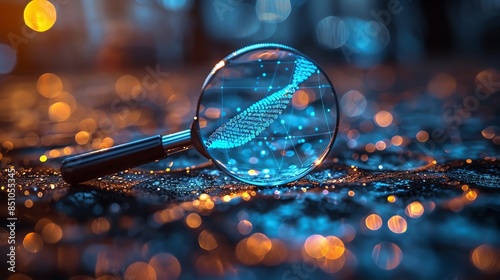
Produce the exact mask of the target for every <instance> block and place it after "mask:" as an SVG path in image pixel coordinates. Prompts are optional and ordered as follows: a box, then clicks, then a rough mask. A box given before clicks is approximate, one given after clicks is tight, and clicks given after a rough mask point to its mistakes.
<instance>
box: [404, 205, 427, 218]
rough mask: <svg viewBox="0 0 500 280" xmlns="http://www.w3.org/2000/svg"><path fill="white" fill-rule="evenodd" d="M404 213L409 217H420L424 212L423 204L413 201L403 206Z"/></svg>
mask: <svg viewBox="0 0 500 280" xmlns="http://www.w3.org/2000/svg"><path fill="white" fill-rule="evenodd" d="M405 213H406V215H407V216H408V217H411V218H420V216H422V215H423V214H424V206H423V205H422V203H420V202H419V201H414V202H412V203H410V204H408V206H406V208H405Z"/></svg>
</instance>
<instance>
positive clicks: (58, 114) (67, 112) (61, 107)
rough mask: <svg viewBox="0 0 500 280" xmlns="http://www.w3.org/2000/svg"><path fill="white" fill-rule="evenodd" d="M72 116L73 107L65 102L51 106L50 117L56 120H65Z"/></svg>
mask: <svg viewBox="0 0 500 280" xmlns="http://www.w3.org/2000/svg"><path fill="white" fill-rule="evenodd" d="M70 116H71V108H70V107H69V105H68V104H67V103H65V102H56V103H54V104H52V105H51V106H50V107H49V117H50V119H51V120H52V121H54V122H63V121H65V120H67V119H69V117H70Z"/></svg>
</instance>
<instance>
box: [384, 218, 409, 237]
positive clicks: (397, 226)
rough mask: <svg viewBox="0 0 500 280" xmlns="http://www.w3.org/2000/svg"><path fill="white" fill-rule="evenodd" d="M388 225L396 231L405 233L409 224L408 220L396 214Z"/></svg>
mask: <svg viewBox="0 0 500 280" xmlns="http://www.w3.org/2000/svg"><path fill="white" fill-rule="evenodd" d="M387 226H388V227H389V229H390V230H391V231H392V232H394V233H398V234H399V233H403V232H405V231H406V228H407V225H406V220H405V219H404V218H403V217H401V216H399V215H394V216H392V217H391V218H390V219H389V220H388V221H387Z"/></svg>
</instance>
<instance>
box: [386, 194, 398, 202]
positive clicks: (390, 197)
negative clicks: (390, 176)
mask: <svg viewBox="0 0 500 280" xmlns="http://www.w3.org/2000/svg"><path fill="white" fill-rule="evenodd" d="M387 201H388V202H389V203H394V202H396V196H395V195H392V194H391V195H390V196H388V197H387Z"/></svg>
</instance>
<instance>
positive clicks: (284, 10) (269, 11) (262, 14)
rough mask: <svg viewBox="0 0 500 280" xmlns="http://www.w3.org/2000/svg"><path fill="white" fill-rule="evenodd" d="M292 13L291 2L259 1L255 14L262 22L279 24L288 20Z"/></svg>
mask: <svg viewBox="0 0 500 280" xmlns="http://www.w3.org/2000/svg"><path fill="white" fill-rule="evenodd" d="M291 11H292V4H291V3H290V0H257V3H256V4H255V12H256V13H257V17H258V18H259V20H260V21H263V22H271V23H277V22H282V21H284V20H285V19H287V18H288V16H289V15H290V12H291Z"/></svg>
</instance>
